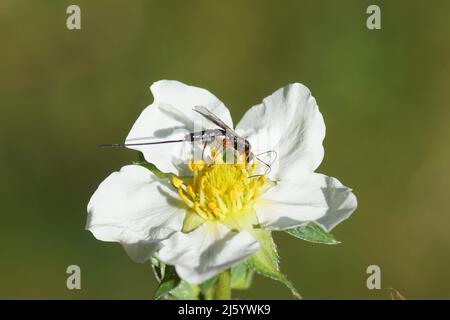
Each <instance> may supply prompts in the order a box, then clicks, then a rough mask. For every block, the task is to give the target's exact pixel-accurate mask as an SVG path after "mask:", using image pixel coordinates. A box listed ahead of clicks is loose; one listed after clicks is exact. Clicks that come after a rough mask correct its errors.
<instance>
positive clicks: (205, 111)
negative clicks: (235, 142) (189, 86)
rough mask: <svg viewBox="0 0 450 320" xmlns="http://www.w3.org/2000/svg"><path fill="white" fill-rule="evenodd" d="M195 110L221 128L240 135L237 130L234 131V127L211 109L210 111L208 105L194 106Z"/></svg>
mask: <svg viewBox="0 0 450 320" xmlns="http://www.w3.org/2000/svg"><path fill="white" fill-rule="evenodd" d="M193 110H194V111H195V112H197V113H199V114H200V115H202V116H203V117H204V118H206V119H208V120H209V121H211V122H212V123H214V124H215V125H217V126H219V127H220V128H222V129H224V130H226V131H227V132H228V133H231V134H232V135H234V136H236V137H239V135H238V134H237V133H236V131H234V130H233V129H231V128H230V127H229V126H228V125H227V124H226V123H225V122H223V121H222V120H221V119H220V118H219V117H218V116H216V115H215V114H214V113H212V112H211V111H209V110H208V109H207V108H206V107H204V106H195V107H194V108H193Z"/></svg>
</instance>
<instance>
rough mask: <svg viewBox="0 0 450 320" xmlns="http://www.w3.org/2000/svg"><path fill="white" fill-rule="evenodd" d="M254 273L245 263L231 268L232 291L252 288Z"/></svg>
mask: <svg viewBox="0 0 450 320" xmlns="http://www.w3.org/2000/svg"><path fill="white" fill-rule="evenodd" d="M253 274H254V271H253V270H252V269H250V268H249V266H248V265H247V264H246V263H245V262H244V263H240V264H238V265H235V266H234V267H232V268H231V289H237V290H245V289H248V288H250V286H251V284H252V280H253Z"/></svg>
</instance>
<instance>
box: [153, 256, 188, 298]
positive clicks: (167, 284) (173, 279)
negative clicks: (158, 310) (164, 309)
mask: <svg viewBox="0 0 450 320" xmlns="http://www.w3.org/2000/svg"><path fill="white" fill-rule="evenodd" d="M180 282H181V280H180V278H179V277H178V275H177V273H176V272H175V268H174V267H172V266H167V265H166V266H165V270H164V275H163V278H162V279H161V281H160V282H159V285H158V288H156V291H155V293H154V294H153V299H154V300H159V299H161V298H164V296H166V295H168V294H169V293H171V292H172V290H174V289H175V288H177V287H178V285H179V284H180Z"/></svg>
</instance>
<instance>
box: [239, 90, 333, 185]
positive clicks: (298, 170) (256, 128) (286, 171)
mask: <svg viewBox="0 0 450 320" xmlns="http://www.w3.org/2000/svg"><path fill="white" fill-rule="evenodd" d="M236 131H237V132H238V133H239V134H240V135H242V136H243V137H246V138H247V139H248V140H249V141H250V143H251V145H252V150H253V153H254V154H256V155H257V154H259V153H264V152H267V151H270V150H273V151H276V152H277V154H278V157H277V160H276V161H275V163H273V164H272V168H271V172H270V174H269V177H270V178H271V179H273V180H283V179H285V180H289V179H296V178H297V177H299V176H302V175H304V174H305V173H311V172H313V171H314V170H316V169H317V167H318V166H319V165H320V163H321V162H322V159H323V155H324V150H323V146H322V141H323V139H324V137H325V124H324V121H323V117H322V114H321V113H320V112H319V108H318V106H317V103H316V100H315V99H314V97H312V96H311V93H310V91H309V89H308V88H307V87H305V86H304V85H302V84H300V83H294V84H290V85H287V86H285V87H283V88H281V89H279V90H277V91H275V93H273V94H272V95H271V96H268V97H267V98H265V99H264V100H263V102H262V104H259V105H256V106H254V107H252V108H251V109H250V110H248V111H247V112H246V113H245V115H244V117H243V118H242V119H241V121H240V122H239V123H238V125H237V126H236Z"/></svg>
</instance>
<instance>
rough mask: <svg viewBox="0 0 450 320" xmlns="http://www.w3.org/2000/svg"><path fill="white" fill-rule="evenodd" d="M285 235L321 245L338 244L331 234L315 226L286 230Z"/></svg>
mask: <svg viewBox="0 0 450 320" xmlns="http://www.w3.org/2000/svg"><path fill="white" fill-rule="evenodd" d="M286 232H287V233H289V234H290V235H293V236H294V237H297V238H300V239H303V240H306V241H309V242H314V243H323V244H339V243H340V241H338V240H336V239H335V238H334V236H333V235H332V234H331V233H328V232H327V231H325V230H323V229H322V228H321V227H319V226H318V225H316V224H309V225H307V226H303V227H297V228H293V229H289V230H286Z"/></svg>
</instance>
